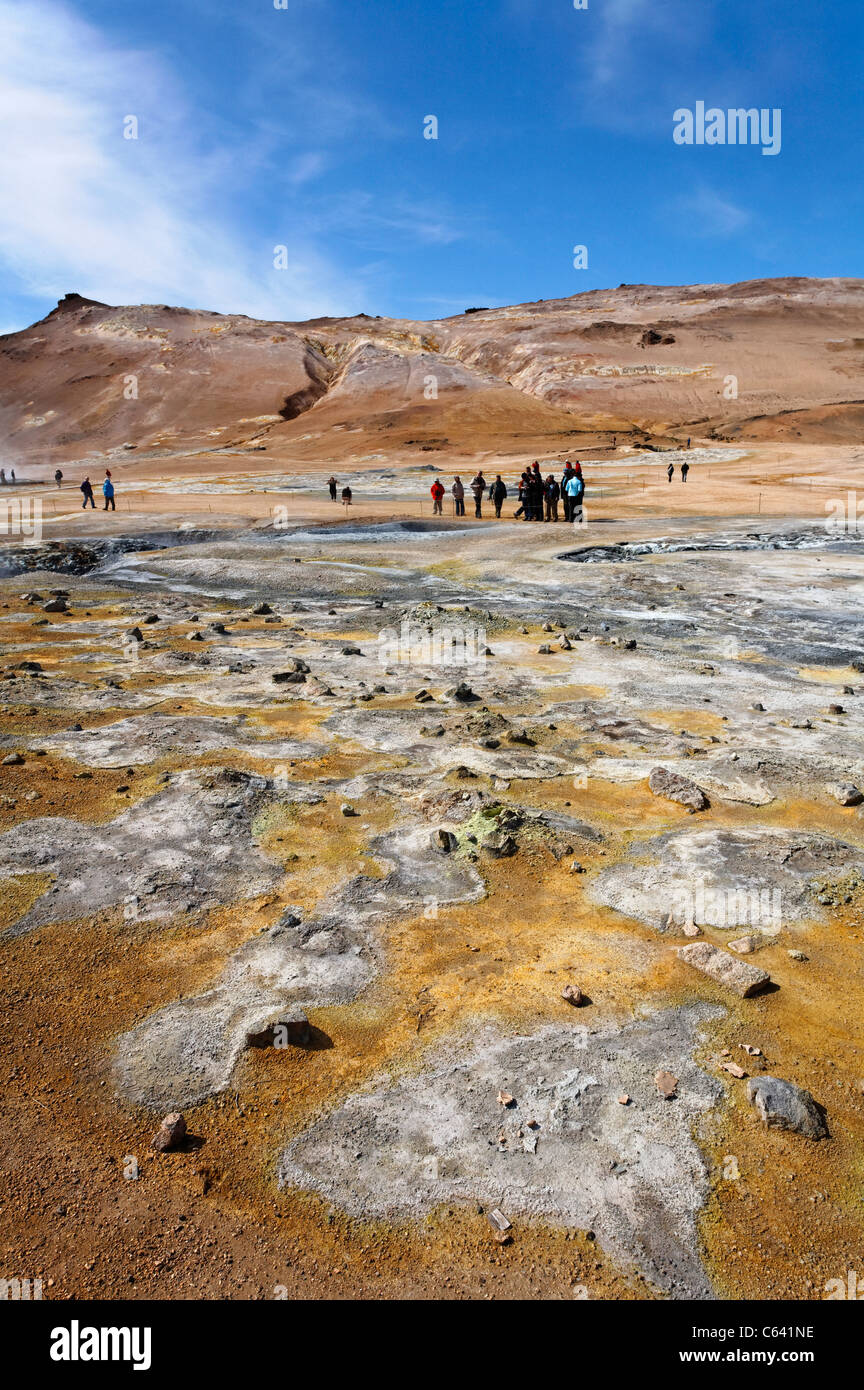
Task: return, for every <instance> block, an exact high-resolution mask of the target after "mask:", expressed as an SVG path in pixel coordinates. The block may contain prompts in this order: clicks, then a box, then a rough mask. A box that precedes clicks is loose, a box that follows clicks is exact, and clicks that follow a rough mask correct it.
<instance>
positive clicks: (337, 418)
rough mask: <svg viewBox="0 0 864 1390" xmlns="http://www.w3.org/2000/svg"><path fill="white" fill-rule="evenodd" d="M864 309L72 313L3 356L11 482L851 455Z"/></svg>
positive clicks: (720, 297)
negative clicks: (790, 446) (545, 456)
mask: <svg viewBox="0 0 864 1390" xmlns="http://www.w3.org/2000/svg"><path fill="white" fill-rule="evenodd" d="M862 311H864V281H861V280H851V279H830V280H807V279H799V278H788V279H778V280H759V281H749V282H746V283H743V284H738V285H688V286H682V287H663V286H661V287H657V286H650V285H622V286H620V287H619V288H618V289H614V290H593V291H590V292H589V293H587V294H580V295H574V296H572V297H571V298H567V299H556V300H545V301H542V300H541V301H538V302H536V303H533V304H523V305H516V306H513V307H508V308H500V309H481V310H476V311H472V312H469V313H465V314H463V315H459V316H456V317H453V318H448V319H441V320H437V321H433V322H421V321H413V320H397V319H388V318H381V317H377V318H370V317H368V316H367V315H358V316H355V317H352V318H345V319H317V320H312V321H309V322H307V323H286V322H264V321H258V320H255V319H249V318H246V317H244V316H242V315H236V314H232V315H226V314H218V313H210V312H206V311H202V310H190V309H181V308H170V307H168V306H166V305H141V306H136V307H127V308H113V307H111V306H109V305H106V304H100V303H98V302H96V301H94V300H88V299H83V298H81V297H80V296H78V295H67V296H66V298H65V299H64V300H61V302H60V304H59V305H58V306H57V308H56V309H55V310H53V312H52V313H50V314H48V316H47V317H46V318H45V319H43V320H41V321H40V322H39V323H37V324H34V325H33V326H32V327H31V328H28V329H25V330H24V331H22V332H20V333H13V334H7V335H6V336H5V337H2V338H0V429H2V432H3V450H4V453H5V456H6V458H7V460H11V461H12V462H13V463H14V462H17V461H19V460H21V461H27V460H35V459H36V458H38V459H39V460H41V461H42V462H47V461H51V462H54V461H55V460H62V459H73V458H80V457H82V456H84V455H86V454H89V453H91V452H93V451H104V450H107V449H111V448H117V447H119V446H122V445H123V444H124V443H130V444H134V445H135V446H136V448H139V449H144V450H158V451H160V452H161V451H165V452H169V453H174V452H178V453H181V452H182V453H185V452H189V451H193V450H207V451H211V450H213V449H218V448H233V447H237V446H245V447H247V448H248V447H253V448H255V447H258V448H266V449H267V451H268V452H270V451H282V450H285V451H286V452H287V453H290V455H291V457H295V458H308V459H310V460H313V459H316V458H319V457H338V456H339V454H340V453H341V452H348V451H349V450H350V452H351V453H352V454H353V455H354V456H357V452H358V448H359V449H360V450H362V449H364V448H366V447H367V446H368V447H369V448H370V449H374V450H375V452H376V453H379V454H381V453H399V452H402V451H404V450H406V449H408V450H413V449H427V450H430V451H435V450H437V449H439V448H445V447H446V448H449V449H451V450H452V449H466V450H476V449H481V448H490V449H498V448H504V447H507V446H509V447H511V448H513V447H517V448H518V447H521V445H523V444H524V446H525V448H526V449H530V448H537V449H538V450H539V449H541V448H546V447H550V448H551V447H555V446H557V447H558V448H559V449H560V448H566V447H567V445H566V441H567V439H568V438H569V437H570V436H573V435H579V434H580V433H591V434H594V435H596V433H597V432H598V431H599V432H606V433H617V434H619V435H621V436H625V435H626V436H627V437H629V438H634V437H635V438H640V437H641V438H643V439H646V440H647V439H648V438H649V437H658V436H659V437H661V438H662V437H663V436H669V435H672V436H673V437H675V436H676V435H677V436H681V435H682V433H688V434H689V433H692V434H693V436H694V437H721V438H732V439H751V440H771V439H778V440H792V439H801V440H805V441H806V440H812V441H824V442H829V441H833V442H846V441H851V440H853V439H854V440H857V439H859V438H860V434H861V423H862V401H864V316H862ZM736 392H737V394H736ZM340 435H344V436H345V440H344V448H343V449H341V450H340V448H339V446H338V444H337V440H338V437H339V436H340Z"/></svg>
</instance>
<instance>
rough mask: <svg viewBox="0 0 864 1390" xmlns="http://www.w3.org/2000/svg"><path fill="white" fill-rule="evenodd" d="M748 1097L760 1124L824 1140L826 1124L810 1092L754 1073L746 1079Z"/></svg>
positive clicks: (774, 1078)
mask: <svg viewBox="0 0 864 1390" xmlns="http://www.w3.org/2000/svg"><path fill="white" fill-rule="evenodd" d="M747 1097H748V1099H749V1101H750V1104H751V1105H752V1106H754V1107H755V1109H756V1111H757V1112H758V1114H759V1118H760V1119H761V1121H762V1123H763V1125H766V1126H767V1127H768V1128H769V1129H791V1130H794V1132H795V1133H796V1134H803V1135H806V1137H807V1138H808V1139H824V1138H825V1137H826V1136H827V1134H828V1127H827V1125H826V1124H825V1120H824V1119H823V1116H822V1112H821V1110H820V1109H819V1106H818V1105H817V1104H816V1102H815V1100H814V1099H813V1097H812V1096H811V1094H810V1092H809V1091H805V1090H804V1089H803V1088H802V1087H801V1086H795V1085H793V1083H792V1082H791V1081H782V1080H781V1079H780V1077H778V1076H754V1077H752V1078H751V1079H750V1081H748V1082H747Z"/></svg>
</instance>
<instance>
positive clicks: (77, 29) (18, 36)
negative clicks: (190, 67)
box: [0, 0, 359, 318]
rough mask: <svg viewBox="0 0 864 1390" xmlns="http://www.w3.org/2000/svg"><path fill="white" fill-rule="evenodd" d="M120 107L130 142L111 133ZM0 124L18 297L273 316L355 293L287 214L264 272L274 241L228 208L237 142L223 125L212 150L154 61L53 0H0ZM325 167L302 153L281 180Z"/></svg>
mask: <svg viewBox="0 0 864 1390" xmlns="http://www.w3.org/2000/svg"><path fill="white" fill-rule="evenodd" d="M130 115H134V116H137V118H138V120H139V131H138V137H139V138H138V139H137V140H135V139H124V136H123V129H124V119H125V118H126V117H127V116H130ZM0 122H2V127H3V131H4V138H3V141H2V144H0V259H2V261H3V262H5V266H6V268H7V271H9V272H11V274H12V276H13V277H14V278H15V279H16V280H17V288H18V290H19V292H25V293H30V294H32V295H39V296H49V295H51V296H54V295H59V294H60V293H62V292H65V291H67V290H72V289H74V290H78V291H80V292H81V293H84V294H87V295H91V296H93V297H95V298H98V299H104V300H107V301H110V302H114V303H134V302H138V301H141V300H144V301H151V302H152V301H169V302H174V303H183V304H192V305H195V306H199V307H205V308H215V309H221V310H226V311H231V312H242V313H249V314H253V315H256V316H261V317H273V318H276V317H280V318H281V317H285V318H289V317H290V318H299V317H305V316H307V315H312V314H318V313H339V312H343V311H344V309H345V307H346V304H351V303H352V302H355V301H356V300H357V298H358V296H359V289H358V286H357V285H356V284H355V283H354V282H353V280H351V279H349V278H348V277H346V276H345V275H344V274H342V273H341V272H340V271H339V269H338V267H336V266H335V265H334V264H332V263H330V262H329V261H328V260H327V259H326V258H325V257H324V256H323V255H322V254H321V253H320V251H319V250H318V249H317V248H316V247H315V246H314V245H312V244H310V243H309V242H308V240H304V239H303V238H302V237H298V236H297V235H296V234H295V235H293V236H292V235H291V227H292V224H294V223H296V219H294V218H292V217H291V215H290V210H289V212H288V215H287V217H286V222H287V225H286V226H283V227H274V229H273V235H272V242H273V243H274V244H276V243H278V244H287V245H288V251H289V255H288V257H287V260H288V262H289V264H290V267H291V268H290V270H286V271H278V270H276V269H274V266H273V245H271V244H270V241H269V239H262V238H261V236H260V234H256V235H255V236H254V237H252V236H250V235H249V234H248V232H247V231H246V229H245V228H244V227H243V225H242V222H241V221H239V220H238V219H237V217H236V215H235V212H234V206H232V205H236V203H237V200H238V191H239V192H240V193H241V194H242V190H243V177H244V169H245V168H246V167H248V166H247V162H246V160H245V159H244V150H243V149H242V148H237V147H236V146H232V144H231V143H230V141H229V142H226V141H225V139H224V134H223V132H221V131H220V137H219V141H218V144H217V143H216V142H215V141H214V142H213V143H212V144H208V139H207V131H206V128H202V127H203V126H204V123H202V120H201V116H200V113H199V112H198V111H197V110H196V109H194V108H193V109H187V105H186V102H185V100H184V94H183V89H182V85H181V83H180V82H179V81H178V79H177V78H176V76H175V74H173V73H172V72H171V70H170V69H168V68H166V67H165V65H164V64H163V63H161V62H160V60H159V59H158V58H157V56H156V55H154V54H152V53H146V52H136V51H133V50H130V49H128V48H127V49H124V48H120V47H117V46H115V45H113V44H111V43H110V42H109V41H108V40H107V39H106V37H105V36H104V34H103V33H101V32H100V31H99V30H98V29H97V28H95V27H94V26H92V25H90V24H88V23H86V22H84V21H83V20H82V19H80V18H79V17H78V16H77V15H76V14H75V13H74V12H73V11H72V10H70V9H69V8H68V7H67V6H65V5H63V4H61V3H52V0H47V3H46V0H0ZM253 154H254V152H253ZM253 162H254V159H253ZM322 167H323V156H321V155H319V154H318V153H317V152H316V151H309V152H306V153H303V152H302V151H301V152H300V153H298V154H297V155H296V156H295V160H294V163H293V165H292V167H291V169H290V170H289V183H290V182H292V181H293V183H294V184H301V183H305V182H308V181H309V180H311V179H312V178H314V177H315V176H316V174H317V173H318V172H320V169H321V168H322ZM238 183H239V185H240V187H239V190H238Z"/></svg>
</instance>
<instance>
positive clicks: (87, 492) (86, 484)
mask: <svg viewBox="0 0 864 1390" xmlns="http://www.w3.org/2000/svg"><path fill="white" fill-rule="evenodd" d="M81 491H82V492H83V494H84V501H83V502H82V503H81V510H82V512H86V510H87V503H88V502H89V503H90V506H91V507H92V508H93V510H94V512H95V510H96V503H95V502H94V501H93V484H92V483H91V481H90V479H89V478H85V479H84V481H83V483H82V484H81Z"/></svg>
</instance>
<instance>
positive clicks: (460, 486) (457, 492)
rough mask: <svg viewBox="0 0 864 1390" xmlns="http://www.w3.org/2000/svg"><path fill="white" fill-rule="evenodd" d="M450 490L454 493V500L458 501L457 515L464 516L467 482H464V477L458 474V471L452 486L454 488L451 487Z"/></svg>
mask: <svg viewBox="0 0 864 1390" xmlns="http://www.w3.org/2000/svg"><path fill="white" fill-rule="evenodd" d="M450 491H451V492H452V493H453V500H454V502H455V503H456V515H457V516H464V515H465V484H464V483H463V481H462V479H461V478H460V477H459V474H458V473H457V474H456V477H455V478H454V479H453V486H452V488H451V489H450Z"/></svg>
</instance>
